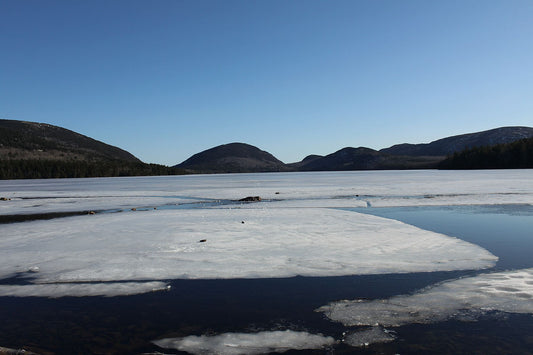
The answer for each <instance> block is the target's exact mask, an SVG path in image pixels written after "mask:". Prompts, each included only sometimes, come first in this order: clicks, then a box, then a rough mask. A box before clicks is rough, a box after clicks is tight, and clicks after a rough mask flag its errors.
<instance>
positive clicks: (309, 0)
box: [0, 0, 533, 165]
mask: <svg viewBox="0 0 533 355" xmlns="http://www.w3.org/2000/svg"><path fill="white" fill-rule="evenodd" d="M0 118H7V119H18V120H26V121H36V122H45V123H50V124H53V125H58V126H62V127H65V128H68V129H71V130H74V131H76V132H79V133H82V134H85V135H87V136H90V137H92V138H95V139H98V140H101V141H104V142H106V143H108V144H112V145H115V146H119V147H121V148H123V149H126V150H128V151H129V152H131V153H132V154H134V155H135V156H137V157H139V158H140V159H141V160H143V161H145V162H151V163H161V164H165V165H174V164H177V163H180V162H182V161H183V160H185V159H187V158H188V157H189V156H191V155H192V154H195V153H198V152H200V151H202V150H205V149H208V148H211V147H214V146H216V145H219V144H224V143H230V142H244V143H249V144H252V145H255V146H257V147H259V148H261V149H263V150H266V151H268V152H270V153H272V154H273V155H275V156H276V157H277V158H278V159H280V160H282V161H284V162H286V163H288V162H294V161H299V160H301V159H303V158H304V157H305V156H306V155H308V154H321V155H326V154H329V153H333V152H334V151H337V150H339V149H341V148H343V147H347V146H351V147H359V146H366V147H370V148H374V149H381V148H385V147H388V146H390V145H393V144H397V143H404V142H408V143H424V142H430V141H432V140H435V139H439V138H443V137H446V136H450V135H455V134H462V133H470V132H476V131H481V130H486V129H491V128H496V127H501V126H512V125H522V126H533V1H531V0H457V1H454V0H348V1H331V0H327V1H326V0H324V1H316V0H295V1H291V0H262V1H257V0H205V1H204V0H190V1H189V0H183V1H180V0H157V1H149V0H145V1H138V0H113V1H109V0H86V1H71V0H65V1H52V0H0Z"/></svg>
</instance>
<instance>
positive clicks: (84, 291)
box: [0, 281, 169, 298]
mask: <svg viewBox="0 0 533 355" xmlns="http://www.w3.org/2000/svg"><path fill="white" fill-rule="evenodd" d="M168 287H169V286H167V285H166V284H165V283H164V282H160V281H153V282H111V283H88V284H87V283H86V284H83V283H50V284H29V285H0V296H18V297H31V296H38V297H51V298H57V297H67V296H70V297H83V296H106V297H113V296H130V295H136V294H141V293H147V292H155V291H163V290H167V289H168Z"/></svg>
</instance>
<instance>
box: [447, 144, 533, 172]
mask: <svg viewBox="0 0 533 355" xmlns="http://www.w3.org/2000/svg"><path fill="white" fill-rule="evenodd" d="M439 168H440V169H529V168H533V138H526V139H521V140H518V141H515V142H512V143H506V144H497V145H492V146H483V147H474V148H469V149H465V150H463V151H461V152H456V153H454V154H453V155H451V156H449V157H447V158H446V159H445V160H444V161H442V162H441V163H440V165H439Z"/></svg>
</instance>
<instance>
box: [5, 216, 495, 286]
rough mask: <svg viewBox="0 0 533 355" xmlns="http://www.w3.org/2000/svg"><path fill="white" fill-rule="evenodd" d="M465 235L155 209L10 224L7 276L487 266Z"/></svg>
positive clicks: (329, 272)
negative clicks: (28, 274)
mask: <svg viewBox="0 0 533 355" xmlns="http://www.w3.org/2000/svg"><path fill="white" fill-rule="evenodd" d="M496 260H497V258H496V257H495V256H494V255H492V254H490V253H489V252H488V251H487V250H485V249H483V248H481V247H479V246H477V245H473V244H471V243H467V242H464V241H462V240H460V239H456V238H451V237H447V236H444V235H441V234H437V233H433V232H429V231H425V230H422V229H419V228H416V227H413V226H410V225H407V224H404V223H401V222H398V221H395V220H391V219H386V218H381V217H376V216H370V215H365V214H359V213H355V212H347V211H341V210H334V209H320V208H308V209H305V208H304V209H294V208H288V209H282V208H280V209H204V210H166V211H160V210H152V211H142V212H141V211H137V212H127V213H126V212H123V213H115V214H99V215H86V216H79V217H69V218H62V219H55V220H50V221H34V222H26V223H14V224H9V225H4V226H3V227H2V238H0V278H1V277H4V278H5V277H10V276H13V275H15V274H17V273H27V272H29V271H32V270H38V272H37V273H32V277H36V280H35V282H36V283H43V282H46V283H50V282H51V283H54V282H58V281H62V282H73V281H89V282H93V281H126V280H167V279H180V278H181V279H214V278H272V277H291V276H296V275H303V276H340V275H354V274H382V273H408V272H420V271H443V270H463V269H480V268H487V267H491V266H493V265H494V263H495V262H496Z"/></svg>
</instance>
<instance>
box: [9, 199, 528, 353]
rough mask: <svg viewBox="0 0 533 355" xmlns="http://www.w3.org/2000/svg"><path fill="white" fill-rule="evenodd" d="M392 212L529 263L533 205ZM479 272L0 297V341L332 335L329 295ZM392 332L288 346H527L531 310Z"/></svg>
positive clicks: (67, 345)
mask: <svg viewBox="0 0 533 355" xmlns="http://www.w3.org/2000/svg"><path fill="white" fill-rule="evenodd" d="M358 211H359V210H358ZM360 211H361V212H365V213H372V214H375V215H379V216H384V217H388V218H394V219H398V220H401V221H404V222H406V223H409V224H413V225H416V226H418V227H421V228H424V229H428V230H432V231H436V232H440V233H444V234H447V235H451V236H455V237H459V238H461V239H464V240H467V241H470V242H473V243H476V244H478V245H481V246H483V247H485V248H486V249H488V250H490V251H491V252H492V253H494V254H495V255H497V256H499V257H500V261H499V262H498V264H497V266H496V268H495V270H501V269H505V270H507V269H517V268H527V267H533V258H532V257H531V255H532V252H533V233H532V232H533V218H532V217H533V208H532V207H531V206H497V207H430V208H428V207H424V208H421V207H418V208H383V209H379V208H373V209H362V210H360ZM476 273H479V272H478V271H459V272H436V273H417V274H394V275H374V276H344V277H320V278H318V277H317V278H310V277H305V278H304V277H295V278H288V279H287V278H285V279H260V280H254V279H252V280H171V281H170V283H171V284H172V289H171V291H169V292H157V293H149V294H144V295H137V296H128V297H112V298H104V297H82V298H76V297H64V298H60V299H46V298H36V297H30V298H16V297H1V298H0V346H5V347H11V348H21V347H23V346H24V347H25V348H26V349H31V350H33V351H35V352H38V353H43V354H47V353H56V354H108V353H115V354H130V353H133V354H135V353H137V354H138V353H143V352H155V351H161V352H164V353H179V352H177V351H171V350H164V351H163V350H162V349H159V348H158V347H156V346H154V345H152V344H151V343H150V341H151V340H154V339H158V338H166V337H180V336H187V335H200V334H218V333H223V332H256V331H260V330H283V329H292V330H301V331H308V332H310V333H319V332H320V333H323V334H325V335H331V336H333V337H335V338H336V339H341V338H342V332H344V331H347V330H349V329H348V328H346V327H344V326H342V325H340V324H337V323H333V322H330V321H329V320H328V319H326V318H325V317H324V316H323V314H321V313H317V312H314V310H315V309H316V308H318V307H320V306H323V305H325V304H327V303H328V302H331V301H336V300H340V299H354V298H369V299H375V298H387V297H390V296H393V295H397V294H405V293H410V292H415V291H416V290H418V289H420V288H422V287H425V286H427V285H431V284H433V283H435V282H439V281H443V280H447V279H453V278H456V277H459V276H463V275H475V274H476ZM395 331H396V334H397V337H398V338H397V340H396V341H394V342H392V343H388V344H374V345H371V346H369V347H366V348H352V347H349V346H347V345H343V344H339V345H336V346H334V347H332V348H330V349H322V350H316V351H309V350H306V351H301V352H298V351H289V352H287V354H302V353H306V354H307V353H310V354H324V353H330V354H354V353H355V354H396V353H400V354H533V317H532V316H531V315H510V314H501V313H500V314H487V315H485V316H483V317H482V318H481V319H478V320H477V321H472V322H461V321H447V322H440V323H436V324H430V325H408V326H403V327H400V328H397V329H395Z"/></svg>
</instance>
